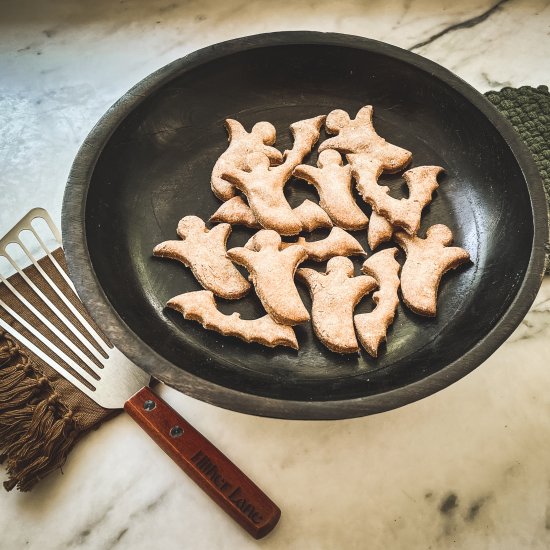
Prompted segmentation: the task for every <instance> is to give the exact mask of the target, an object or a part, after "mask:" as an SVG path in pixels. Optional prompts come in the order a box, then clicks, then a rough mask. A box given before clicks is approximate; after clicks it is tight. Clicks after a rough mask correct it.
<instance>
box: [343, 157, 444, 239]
mask: <svg viewBox="0 0 550 550" xmlns="http://www.w3.org/2000/svg"><path fill="white" fill-rule="evenodd" d="M347 158H348V161H349V163H350V165H351V169H352V173H353V177H354V178H355V181H356V182H357V190H358V191H359V193H360V194H361V196H362V197H363V199H364V200H365V201H366V202H368V203H369V204H370V205H371V206H372V208H373V209H374V210H376V212H378V214H380V215H381V216H384V217H385V218H386V219H387V220H388V221H389V222H390V223H391V224H392V225H398V226H399V227H402V228H403V229H404V230H405V231H406V232H407V233H409V234H410V235H414V234H416V232H417V231H418V228H419V227H420V218H421V215H422V210H423V209H424V207H425V206H426V205H427V204H428V203H429V202H430V201H431V200H432V193H433V192H434V191H435V190H436V189H437V188H438V187H439V184H438V183H437V175H438V174H439V173H441V172H442V171H443V168H441V166H418V167H417V168H412V169H411V170H407V171H406V172H405V173H404V174H403V179H404V180H405V183H406V184H407V187H408V188H409V197H408V198H407V199H395V198H393V197H391V196H390V195H388V191H389V188H388V187H386V186H385V185H378V177H379V176H380V174H381V168H380V163H378V162H377V161H373V160H372V159H371V158H369V157H368V155H348V156H347Z"/></svg>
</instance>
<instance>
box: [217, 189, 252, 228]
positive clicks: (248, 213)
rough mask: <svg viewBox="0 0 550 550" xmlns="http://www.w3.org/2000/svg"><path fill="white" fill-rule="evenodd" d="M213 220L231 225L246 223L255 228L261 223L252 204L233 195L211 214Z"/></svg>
mask: <svg viewBox="0 0 550 550" xmlns="http://www.w3.org/2000/svg"><path fill="white" fill-rule="evenodd" d="M210 221H211V222H216V223H219V222H225V223H230V224H231V225H246V226H247V227H251V228H253V229H256V228H260V227H261V225H260V224H259V223H258V221H257V220H256V217H255V216H254V213H253V212H252V210H250V206H248V204H246V202H244V201H243V199H242V198H241V197H239V196H236V197H233V198H232V199H229V200H228V201H226V202H224V203H222V204H221V206H220V207H219V208H218V209H217V210H216V211H215V212H214V213H213V214H212V215H211V216H210Z"/></svg>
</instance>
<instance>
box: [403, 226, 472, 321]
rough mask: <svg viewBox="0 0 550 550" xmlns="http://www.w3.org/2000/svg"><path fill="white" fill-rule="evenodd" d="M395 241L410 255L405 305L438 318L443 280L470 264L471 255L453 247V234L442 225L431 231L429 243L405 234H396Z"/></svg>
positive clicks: (404, 292) (427, 234)
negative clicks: (439, 289)
mask: <svg viewBox="0 0 550 550" xmlns="http://www.w3.org/2000/svg"><path fill="white" fill-rule="evenodd" d="M394 239H395V240H396V242H397V244H398V245H399V246H400V247H401V248H403V250H404V251H405V254H406V255H407V259H406V261H405V264H404V265H403V269H402V270H401V294H402V295H403V301H404V302H405V304H406V305H407V306H408V308H409V309H410V310H412V311H414V312H415V313H418V314H419V315H426V316H429V317H433V316H435V314H436V308H437V289H438V288H439V282H440V280H441V277H442V276H443V274H444V273H445V272H446V271H449V270H450V269H455V268H457V267H458V266H459V265H462V264H463V263H465V262H467V261H468V260H469V259H470V254H468V252H467V251H466V250H464V249H463V248H460V247H457V246H449V245H450V244H451V243H452V242H453V234H452V232H451V230H450V229H449V228H448V227H447V226H445V225H441V224H438V225H432V226H431V227H430V228H428V230H427V231H426V238H425V239H421V238H420V237H416V236H413V237H411V236H410V235H407V233H405V232H404V231H396V232H395V233H394Z"/></svg>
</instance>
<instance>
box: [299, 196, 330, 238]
mask: <svg viewBox="0 0 550 550" xmlns="http://www.w3.org/2000/svg"><path fill="white" fill-rule="evenodd" d="M294 213H295V214H296V215H297V216H298V218H300V221H301V222H302V231H307V232H308V233H311V232H312V231H314V230H315V229H319V228H320V227H332V220H331V219H330V217H329V215H328V214H327V213H326V212H325V211H324V210H323V209H322V208H321V207H320V206H319V205H318V204H316V203H314V202H312V201H310V200H309V199H306V200H305V201H304V202H303V203H302V204H300V206H297V207H296V208H295V209H294Z"/></svg>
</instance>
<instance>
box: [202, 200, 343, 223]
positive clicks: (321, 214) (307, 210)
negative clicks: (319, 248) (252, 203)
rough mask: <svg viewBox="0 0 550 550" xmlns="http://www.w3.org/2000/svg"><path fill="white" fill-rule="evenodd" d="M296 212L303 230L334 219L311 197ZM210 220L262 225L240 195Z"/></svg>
mask: <svg viewBox="0 0 550 550" xmlns="http://www.w3.org/2000/svg"><path fill="white" fill-rule="evenodd" d="M294 213H295V214H296V215H297V216H298V218H299V220H300V222H301V223H302V230H305V231H308V232H311V231H313V230H314V229H317V228H319V227H332V221H331V220H330V218H329V217H328V214H327V213H326V212H325V211H324V210H323V209H322V208H321V207H320V206H319V205H318V204H315V203H314V202H312V201H310V200H309V199H306V200H305V201H304V202H303V203H302V204H300V206H297V207H296V208H294ZM210 221H211V222H226V223H230V224H233V225H246V226H247V227H251V228H253V229H257V228H260V227H261V225H260V224H259V223H258V222H257V221H256V218H255V216H254V213H253V212H252V210H251V209H250V207H249V206H248V204H246V202H244V201H243V199H242V198H241V197H238V196H237V197H233V198H232V199H229V200H228V201H227V202H224V203H223V204H222V205H221V206H220V207H219V208H218V209H217V210H216V212H214V214H212V216H210Z"/></svg>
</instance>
